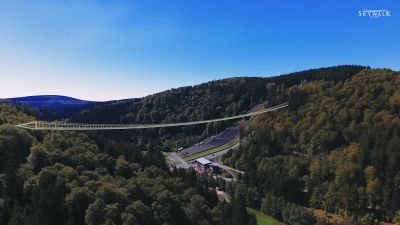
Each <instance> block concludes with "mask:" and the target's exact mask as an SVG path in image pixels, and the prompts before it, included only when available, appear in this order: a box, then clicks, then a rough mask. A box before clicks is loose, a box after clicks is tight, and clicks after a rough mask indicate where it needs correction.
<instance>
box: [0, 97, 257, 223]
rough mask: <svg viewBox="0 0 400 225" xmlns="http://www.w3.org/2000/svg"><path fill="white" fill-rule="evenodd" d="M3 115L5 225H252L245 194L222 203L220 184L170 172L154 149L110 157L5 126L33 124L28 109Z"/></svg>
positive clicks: (1, 217) (68, 139) (0, 191)
mask: <svg viewBox="0 0 400 225" xmlns="http://www.w3.org/2000/svg"><path fill="white" fill-rule="evenodd" d="M0 109H1V110H0V112H1V113H0V116H1V120H0V121H2V122H1V123H0V209H1V210H0V224H9V225H11V224H12V225H16V224H38V225H43V224H57V225H62V224H68V225H73V224H90V225H100V224H126V225H127V224H138V225H140V224H142V225H147V224H149V225H151V224H154V225H158V224H182V225H186V224H226V225H230V224H232V225H239V224H252V225H254V224H255V219H254V217H253V216H251V215H249V214H247V211H246V207H245V202H244V199H243V198H242V196H241V195H237V196H236V197H235V196H234V195H233V196H232V202H231V203H230V204H227V203H221V202H218V199H217V196H216V193H215V191H214V189H213V188H215V187H216V186H224V182H223V181H218V180H214V179H212V178H210V177H208V176H207V175H199V174H196V173H195V171H194V170H174V171H172V172H171V171H169V170H167V169H165V165H164V160H163V157H162V155H158V154H156V153H154V152H152V151H149V152H148V153H146V154H143V155H142V157H141V158H140V160H139V159H138V160H136V161H133V160H128V159H126V158H125V157H124V156H118V157H112V156H110V155H107V154H105V153H104V152H102V149H99V147H98V146H97V145H96V143H95V142H94V141H93V140H91V139H90V138H89V137H88V136H87V135H85V134H84V133H75V132H60V133H58V132H56V133H54V137H53V138H51V135H50V134H48V133H44V132H27V131H25V130H21V129H18V128H15V127H14V126H12V125H8V124H6V123H10V124H15V123H20V122H26V121H30V120H33V119H34V117H33V116H31V115H28V114H26V113H25V112H27V113H29V112H30V111H29V110H28V109H23V107H20V108H15V107H14V106H12V105H10V104H8V103H7V102H1V103H0ZM132 154H135V153H134V152H132ZM130 158H134V157H130ZM221 183H222V184H221Z"/></svg>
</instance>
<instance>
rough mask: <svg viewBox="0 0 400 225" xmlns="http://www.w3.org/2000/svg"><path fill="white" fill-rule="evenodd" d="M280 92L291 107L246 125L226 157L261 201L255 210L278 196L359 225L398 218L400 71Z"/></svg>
mask: <svg viewBox="0 0 400 225" xmlns="http://www.w3.org/2000/svg"><path fill="white" fill-rule="evenodd" d="M278 87H279V85H277V83H275V82H272V83H268V84H267V88H268V89H270V90H271V91H273V90H276V89H277V88H278ZM284 93H285V96H286V97H287V98H288V99H289V101H290V103H291V106H290V108H289V109H287V110H284V111H279V112H273V113H271V114H266V115H262V116H259V117H257V118H255V119H254V120H253V121H251V124H250V127H249V128H248V131H247V136H248V138H247V139H246V144H244V145H242V146H241V147H240V148H239V150H238V151H231V152H229V154H227V155H226V156H225V159H224V161H225V162H226V163H228V164H230V165H232V166H234V167H237V168H239V169H242V170H244V171H245V172H246V173H245V177H244V182H245V183H246V185H248V187H251V188H254V189H255V190H256V191H258V192H259V193H260V194H261V195H260V196H267V197H265V198H264V199H262V198H261V197H258V199H257V201H256V202H257V204H256V205H255V206H258V208H261V209H262V211H264V212H266V213H271V210H270V209H268V208H265V207H263V206H262V205H261V203H263V204H264V202H263V201H268V202H270V203H272V202H277V201H278V200H277V198H279V197H283V198H284V200H287V201H291V202H295V203H297V204H300V205H303V206H305V207H311V208H318V209H323V210H325V211H327V212H331V213H336V214H340V215H342V216H344V217H346V218H349V219H351V220H353V221H357V223H362V224H374V221H375V220H380V221H393V219H395V220H397V221H399V219H400V149H399V146H400V73H398V72H393V71H390V70H384V69H374V70H373V69H365V70H363V71H361V72H360V73H358V74H357V75H355V76H353V77H351V78H349V79H346V80H338V81H335V80H326V79H322V80H315V81H309V82H307V83H305V84H304V85H302V86H292V87H285V88H284ZM268 196H269V197H268ZM278 202H279V201H278ZM272 211H273V210H272ZM279 217H280V218H281V215H279V216H278V218H279Z"/></svg>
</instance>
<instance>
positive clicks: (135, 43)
mask: <svg viewBox="0 0 400 225" xmlns="http://www.w3.org/2000/svg"><path fill="white" fill-rule="evenodd" d="M362 9H386V10H389V11H390V15H391V16H390V17H382V18H379V19H373V18H369V17H359V16H358V11H359V10H362ZM338 64H360V65H368V66H371V67H385V68H391V69H394V70H400V1H399V0H323V1H322V0H321V1H319V0H273V1H272V0H271V1H256V0H254V1H252V0H250V1H245V0H242V1H235V0H229V1H225V0H193V1H192V0H177V1H175V0H158V1H154V0H143V1H134V0H130V1H118V0H98V1H91V0H76V1H73V0H51V1H50V0H49V1H41V0H35V1H32V0H29V1H28V0H26V1H19V0H0V85H1V86H0V97H3V98H4V97H16V96H26V95H39V94H60V95H68V96H72V97H77V98H82V99H90V100H110V99H121V98H131V97H141V96H144V95H147V94H151V93H155V92H159V91H162V90H166V89H170V88H174V87H180V86H184V85H193V84H198V83H201V82H206V81H210V80H215V79H221V78H226V77H231V76H271V75H279V74H282V73H288V72H293V71H298V70H303V69H309V68H317V67H322V66H332V65H338Z"/></svg>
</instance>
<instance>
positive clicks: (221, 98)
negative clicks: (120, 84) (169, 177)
mask: <svg viewBox="0 0 400 225" xmlns="http://www.w3.org/2000/svg"><path fill="white" fill-rule="evenodd" d="M364 68H365V67H362V66H336V67H327V68H320V69H312V70H307V71H301V72H295V73H291V74H286V75H282V76H277V77H267V78H260V77H236V78H229V79H224V80H217V81H211V82H208V83H204V84H200V85H196V86H189V87H182V88H177V89H171V90H168V91H164V92H161V93H157V94H153V95H150V96H146V97H144V98H138V99H131V100H124V101H116V102H111V103H108V104H104V105H100V106H96V107H94V108H93V109H90V110H86V111H83V112H81V113H79V114H78V115H77V116H75V117H73V119H72V120H73V121H76V122H82V123H137V124H146V123H147V124H150V123H168V122H183V121H196V120H205V119H213V118H219V117H225V116H231V115H238V114H240V113H243V112H246V111H247V110H249V109H250V108H251V106H252V105H255V104H257V103H259V102H262V101H266V100H269V103H270V105H274V104H277V103H280V102H282V101H284V100H286V99H284V98H285V96H284V95H281V93H280V91H281V90H284V88H286V87H290V86H293V85H299V84H300V83H301V82H302V81H305V80H307V81H312V80H321V79H324V80H331V81H339V80H345V79H349V78H351V76H353V75H354V74H357V73H358V72H360V71H361V70H362V69H364ZM270 82H275V84H276V85H277V89H276V90H274V91H270V90H268V89H267V88H266V84H267V83H270ZM230 125H232V122H226V123H217V124H207V125H198V126H190V127H176V128H167V129H159V130H155V129H153V130H142V131H140V138H139V137H138V135H137V133H135V131H131V132H119V133H117V134H116V135H113V136H112V138H113V139H115V138H121V137H123V138H125V139H126V138H128V137H127V136H129V138H130V140H131V142H134V143H137V144H139V145H142V146H146V145H148V144H150V145H151V146H153V147H154V148H155V149H158V150H159V151H161V150H164V151H169V150H170V149H171V148H179V147H182V146H189V145H191V144H193V143H195V142H196V141H199V140H201V139H202V138H204V137H205V136H210V135H215V134H216V133H218V131H222V130H223V129H224V128H226V127H228V126H230ZM125 136H126V137H125ZM136 137H137V138H136ZM143 148H144V147H143Z"/></svg>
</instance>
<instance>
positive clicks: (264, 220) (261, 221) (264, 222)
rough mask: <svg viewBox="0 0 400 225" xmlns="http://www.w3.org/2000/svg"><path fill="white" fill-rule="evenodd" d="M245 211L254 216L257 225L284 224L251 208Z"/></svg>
mask: <svg viewBox="0 0 400 225" xmlns="http://www.w3.org/2000/svg"><path fill="white" fill-rule="evenodd" d="M247 211H248V212H249V213H253V214H255V215H256V219H257V225H282V224H284V223H282V222H279V221H278V220H276V219H275V218H273V217H271V216H268V215H265V214H264V213H262V212H261V211H258V210H255V209H252V208H247Z"/></svg>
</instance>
